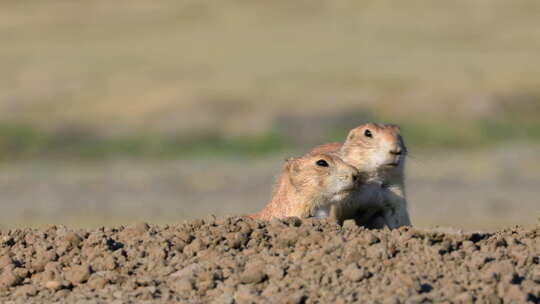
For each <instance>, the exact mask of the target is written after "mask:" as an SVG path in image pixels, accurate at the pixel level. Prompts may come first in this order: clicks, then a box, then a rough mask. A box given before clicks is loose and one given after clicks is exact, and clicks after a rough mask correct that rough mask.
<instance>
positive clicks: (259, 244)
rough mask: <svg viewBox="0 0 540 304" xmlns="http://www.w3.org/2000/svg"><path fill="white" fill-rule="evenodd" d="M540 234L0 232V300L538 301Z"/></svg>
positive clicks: (311, 226)
mask: <svg viewBox="0 0 540 304" xmlns="http://www.w3.org/2000/svg"><path fill="white" fill-rule="evenodd" d="M539 228H540V223H539V225H538V226H537V227H536V228H534V229H530V230H527V229H524V228H519V227H513V228H511V229H505V230H502V231H498V232H495V233H475V234H471V233H463V232H457V233H456V232H450V230H449V231H448V232H445V231H443V230H437V231H435V230H429V231H428V230H422V229H413V228H401V229H397V230H388V229H385V230H367V229H364V228H361V227H357V226H355V224H354V222H350V221H349V222H346V223H344V226H343V227H342V226H339V225H337V224H336V223H333V222H330V221H325V220H314V219H302V220H300V219H295V218H292V219H285V220H272V221H270V222H262V221H256V220H250V219H246V218H241V217H232V218H222V219H213V218H210V219H205V220H194V221H191V222H187V223H185V224H181V225H171V226H157V225H151V224H146V223H141V224H136V225H132V226H128V227H127V228H124V227H117V228H100V229H93V230H70V229H68V228H66V227H62V226H51V227H48V228H46V229H42V230H37V229H22V230H14V231H0V240H2V242H1V243H0V265H1V266H2V267H1V268H0V302H2V303H3V302H10V301H23V302H24V303H42V302H58V301H61V302H67V303H80V302H81V301H82V302H84V301H85V299H89V298H95V299H100V300H99V301H97V302H96V303H100V301H102V302H107V303H126V302H127V303H130V302H131V303H137V302H148V303H153V302H156V303H161V302H166V301H169V302H187V303H193V302H194V303H199V302H215V303H316V302H318V303H375V302H378V303H420V302H443V303H475V302H482V303H512V302H515V303H522V302H527V301H529V302H531V303H538V302H539V298H540V291H539V290H540V262H539V260H540V251H539V250H540V233H538V231H539ZM21 299H24V300H21Z"/></svg>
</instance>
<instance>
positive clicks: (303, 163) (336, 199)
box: [251, 153, 360, 220]
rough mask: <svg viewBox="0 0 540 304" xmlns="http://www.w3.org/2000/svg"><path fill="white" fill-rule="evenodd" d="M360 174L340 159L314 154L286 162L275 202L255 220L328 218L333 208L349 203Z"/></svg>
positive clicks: (276, 189) (258, 214)
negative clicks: (292, 217)
mask: <svg viewBox="0 0 540 304" xmlns="http://www.w3.org/2000/svg"><path fill="white" fill-rule="evenodd" d="M359 179H360V175H359V173H358V170H357V169H356V168H355V167H353V166H351V165H349V164H347V163H345V162H344V161H343V160H342V159H341V158H339V157H338V156H337V155H330V154H326V153H311V154H309V155H305V156H302V157H299V158H291V159H289V160H287V161H286V163H285V165H284V167H283V170H282V173H281V175H280V177H279V178H278V180H277V183H276V185H275V188H274V191H273V194H272V199H271V200H270V202H269V203H268V204H267V205H266V207H265V208H264V209H263V210H262V211H261V212H259V213H257V214H254V215H251V217H252V218H257V219H262V220H270V219H272V218H284V217H290V216H297V217H310V216H315V215H318V216H321V217H327V216H328V215H329V212H330V207H331V206H332V205H336V204H340V203H341V202H343V201H345V200H347V199H349V197H350V195H351V194H352V192H353V191H354V189H356V188H357V184H358V183H359Z"/></svg>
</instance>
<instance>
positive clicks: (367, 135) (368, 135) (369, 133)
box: [364, 129, 373, 138]
mask: <svg viewBox="0 0 540 304" xmlns="http://www.w3.org/2000/svg"><path fill="white" fill-rule="evenodd" d="M364 135H365V136H366V137H370V138H371V137H373V134H371V131H370V130H369V129H366V130H365V131H364Z"/></svg>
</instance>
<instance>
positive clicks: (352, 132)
mask: <svg viewBox="0 0 540 304" xmlns="http://www.w3.org/2000/svg"><path fill="white" fill-rule="evenodd" d="M356 131H357V128H354V129H352V130H350V131H349V134H347V138H346V139H345V140H346V141H350V140H354V139H355V138H356Z"/></svg>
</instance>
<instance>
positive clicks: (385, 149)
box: [310, 123, 411, 228]
mask: <svg viewBox="0 0 540 304" xmlns="http://www.w3.org/2000/svg"><path fill="white" fill-rule="evenodd" d="M400 131H401V130H400V128H399V126H397V125H385V124H375V123H367V124H364V125H361V126H359V127H357V128H354V129H352V130H351V131H350V132H349V134H348V135H347V139H346V141H345V142H344V143H343V144H341V143H331V144H325V145H322V146H319V147H316V148H315V149H313V150H312V151H311V152H310V153H315V154H317V153H330V154H332V153H333V154H336V155H338V156H340V157H341V158H342V159H343V160H345V161H346V162H347V163H349V164H351V165H353V166H355V167H356V168H358V169H359V170H360V172H365V173H367V174H368V179H367V182H366V183H365V184H363V185H362V186H361V187H359V188H358V189H357V190H356V191H355V192H354V193H353V195H352V196H351V199H350V200H348V201H347V202H346V203H345V204H340V205H339V206H335V207H333V210H332V212H331V213H332V216H333V217H335V218H336V219H337V220H338V221H340V222H341V221H344V220H346V219H355V220H356V221H357V223H359V224H362V225H365V226H367V227H370V228H382V227H384V226H388V227H389V228H397V227H400V226H405V225H411V221H410V218H409V213H408V211H407V199H406V195H405V174H404V168H405V157H406V155H407V148H406V147H405V143H404V142H403V138H402V137H401V135H400Z"/></svg>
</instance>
